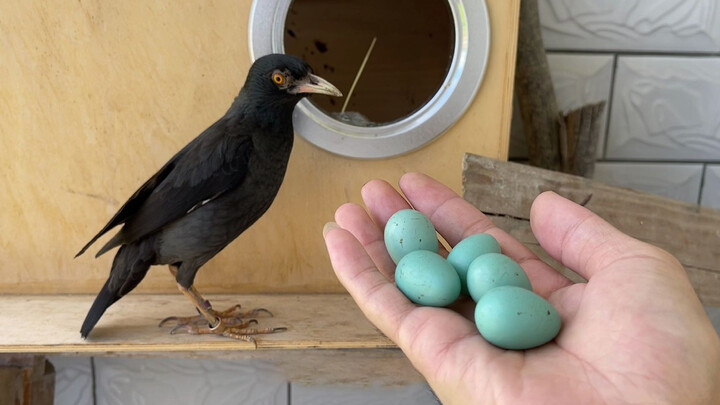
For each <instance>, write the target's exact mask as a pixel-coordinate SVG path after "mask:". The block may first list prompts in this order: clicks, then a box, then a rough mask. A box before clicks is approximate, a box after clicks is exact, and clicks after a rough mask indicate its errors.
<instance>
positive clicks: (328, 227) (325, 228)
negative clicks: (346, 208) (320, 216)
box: [323, 221, 340, 238]
mask: <svg viewBox="0 0 720 405" xmlns="http://www.w3.org/2000/svg"><path fill="white" fill-rule="evenodd" d="M339 228H340V225H338V224H336V223H335V222H332V221H331V222H328V223H327V224H325V226H323V238H324V237H325V235H327V234H328V232H330V231H332V230H333V229H339Z"/></svg>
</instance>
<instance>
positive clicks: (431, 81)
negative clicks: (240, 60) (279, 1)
mask: <svg viewBox="0 0 720 405" xmlns="http://www.w3.org/2000/svg"><path fill="white" fill-rule="evenodd" d="M373 37H376V38H377V41H376V43H375V46H374V48H373V51H372V53H371V54H370V57H369V59H368V61H367V64H366V65H365V69H364V70H363V73H362V75H361V76H360V79H359V80H358V83H357V85H356V87H355V90H354V92H353V94H352V96H351V98H350V101H349V104H348V106H347V108H346V113H349V114H346V115H345V116H344V117H345V118H344V119H343V120H344V121H346V120H347V119H348V118H351V117H355V119H354V121H353V122H352V123H353V124H355V125H360V126H371V125H377V124H383V123H389V122H392V121H397V120H399V119H402V118H404V117H406V116H408V115H410V114H412V113H413V112H415V111H416V110H418V109H419V108H421V107H422V106H423V105H425V103H427V102H428V101H429V100H430V99H431V98H432V97H433V95H434V94H435V93H436V92H437V91H438V89H439V88H440V86H441V85H442V83H443V81H444V80H445V76H446V75H447V72H448V69H449V68H450V64H451V62H452V55H453V51H454V42H455V34H454V26H453V20H452V15H451V10H450V7H449V6H448V4H447V1H446V0H422V1H415V0H392V1H387V0H343V1H338V0H294V1H293V2H292V4H291V6H290V9H289V11H288V16H287V20H286V21H285V37H284V43H285V52H286V53H288V54H293V55H297V56H300V57H302V58H303V59H305V60H306V61H307V62H308V63H310V65H311V66H313V68H314V69H315V73H317V74H319V75H320V76H322V77H324V78H326V79H328V80H329V81H330V82H332V83H333V84H335V86H337V87H338V89H340V91H342V92H343V94H344V95H345V97H347V95H348V92H349V90H350V87H351V85H352V83H353V81H354V80H355V76H356V74H357V72H358V69H359V68H360V65H361V64H362V61H363V59H364V58H365V54H366V53H367V51H368V48H369V47H370V44H371V42H372V40H373ZM345 97H343V98H341V99H338V98H331V97H324V96H314V97H312V98H311V101H312V103H313V104H315V105H316V106H317V107H318V108H320V109H321V110H323V111H324V112H326V113H327V114H329V115H331V116H335V117H336V118H337V113H339V112H340V111H341V109H342V106H343V103H345ZM355 113H359V114H360V115H362V117H364V118H360V119H357V118H358V116H357V115H356V114H355ZM364 119H367V120H368V121H369V122H365V121H364Z"/></svg>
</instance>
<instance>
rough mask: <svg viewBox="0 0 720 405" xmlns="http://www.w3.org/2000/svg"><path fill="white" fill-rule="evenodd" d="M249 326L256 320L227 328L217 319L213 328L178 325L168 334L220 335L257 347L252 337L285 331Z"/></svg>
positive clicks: (284, 328)
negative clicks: (180, 332) (182, 332)
mask: <svg viewBox="0 0 720 405" xmlns="http://www.w3.org/2000/svg"><path fill="white" fill-rule="evenodd" d="M251 324H257V320H255V319H251V320H249V321H247V322H244V323H242V324H239V325H233V326H229V325H227V324H225V322H223V320H221V319H219V320H218V322H217V324H215V325H214V326H207V327H199V326H196V325H178V326H175V327H174V328H172V329H171V330H170V334H171V335H174V334H176V333H178V332H179V331H183V330H184V331H185V333H187V334H189V335H210V334H214V335H220V336H225V337H229V338H233V339H237V340H242V341H245V342H250V343H253V344H254V345H255V347H257V343H256V342H255V339H254V338H253V337H252V335H261V334H268V333H277V332H285V331H287V328H286V327H273V328H248V326H250V325H251Z"/></svg>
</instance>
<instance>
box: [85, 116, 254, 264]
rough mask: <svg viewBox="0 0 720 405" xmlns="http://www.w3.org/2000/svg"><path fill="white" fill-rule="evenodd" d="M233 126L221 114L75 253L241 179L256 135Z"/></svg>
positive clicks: (155, 223) (134, 235) (151, 224)
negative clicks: (118, 228) (236, 130)
mask: <svg viewBox="0 0 720 405" xmlns="http://www.w3.org/2000/svg"><path fill="white" fill-rule="evenodd" d="M229 131H231V128H230V127H229V126H228V123H227V121H226V120H224V119H221V120H219V121H218V122H216V123H215V124H213V125H212V126H210V127H209V128H208V129H206V130H205V131H204V132H203V133H202V134H200V135H199V136H198V137H197V138H195V139H194V140H193V141H192V142H190V143H189V144H188V145H187V146H185V147H184V148H183V149H182V150H181V151H180V152H178V153H177V154H176V155H175V156H173V157H172V158H171V159H170V161H168V162H167V163H166V164H165V165H164V166H163V167H162V168H161V169H160V170H159V171H158V172H157V173H155V174H154V175H153V176H152V177H151V178H150V179H149V180H148V181H146V182H145V184H143V185H142V186H141V187H140V188H139V189H138V190H137V191H136V192H135V193H134V194H133V195H132V196H131V197H130V199H129V200H128V201H127V202H126V203H125V204H124V205H123V206H122V207H121V208H120V210H119V211H118V212H117V213H116V214H115V215H114V216H113V217H112V219H110V221H109V222H108V223H107V225H105V226H104V227H103V228H102V229H101V230H100V232H99V233H98V234H97V235H95V237H93V238H92V240H90V242H88V244H87V245H85V247H83V248H82V249H81V250H80V252H79V253H78V254H77V255H76V257H77V256H79V255H81V254H83V253H84V252H85V250H87V248H88V247H90V245H92V244H93V243H94V242H95V241H96V240H97V239H98V238H99V237H100V236H102V235H103V234H105V233H106V232H107V231H109V230H110V229H112V228H114V227H115V226H117V225H120V224H125V226H123V228H122V230H121V231H120V232H119V233H118V235H116V237H115V238H113V240H111V241H110V242H108V244H107V245H105V246H104V247H103V248H102V249H101V251H100V252H98V255H100V254H102V253H104V252H105V251H107V250H109V249H112V248H113V247H115V246H118V245H120V244H122V243H129V242H132V241H135V240H137V239H139V238H141V237H143V236H146V235H148V234H150V233H152V232H155V231H157V230H158V229H160V228H162V227H163V226H165V225H167V224H168V223H170V222H172V221H174V220H176V219H178V218H180V217H182V216H183V215H185V214H186V213H188V212H189V211H191V210H193V209H194V208H196V207H197V206H200V205H202V204H204V203H205V202H207V200H211V199H213V198H215V197H217V196H218V195H220V194H222V193H223V192H225V191H226V190H229V189H232V188H235V187H237V186H238V185H239V184H240V183H242V181H243V180H244V178H245V174H246V172H247V167H248V161H249V160H250V154H251V152H252V140H251V138H250V136H245V135H242V134H238V133H232V134H230V133H229Z"/></svg>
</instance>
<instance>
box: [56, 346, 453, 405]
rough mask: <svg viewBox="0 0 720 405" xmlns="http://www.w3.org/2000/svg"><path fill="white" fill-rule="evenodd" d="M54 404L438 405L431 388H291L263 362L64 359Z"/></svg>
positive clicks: (59, 363) (60, 360) (58, 358)
mask: <svg viewBox="0 0 720 405" xmlns="http://www.w3.org/2000/svg"><path fill="white" fill-rule="evenodd" d="M49 359H50V361H51V362H52V363H53V365H54V366H55V370H56V380H55V405H149V404H153V405H165V404H167V405H179V404H213V405H223V404H228V405H230V404H232V405H246V404H248V405H249V404H252V405H255V404H257V405H290V404H293V405H298V404H313V405H322V404H328V405H330V404H341V403H342V404H346V405H353V404H358V405H360V404H362V405H384V404H397V405H404V404H407V405H436V404H438V403H439V402H438V401H437V399H436V398H435V396H434V395H433V393H432V391H431V390H430V389H429V387H428V386H427V385H426V384H416V385H411V386H408V387H365V388H361V387H348V386H307V385H298V384H291V383H289V382H288V381H286V380H285V379H284V378H283V377H282V376H281V375H279V374H278V373H277V372H276V371H275V370H274V369H273V368H272V367H271V366H270V365H268V364H267V363H264V362H260V361H254V360H245V361H240V360H238V361H223V360H197V359H161V358H119V357H96V358H93V359H92V360H91V359H90V358H88V357H62V356H53V357H50V358H49Z"/></svg>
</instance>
